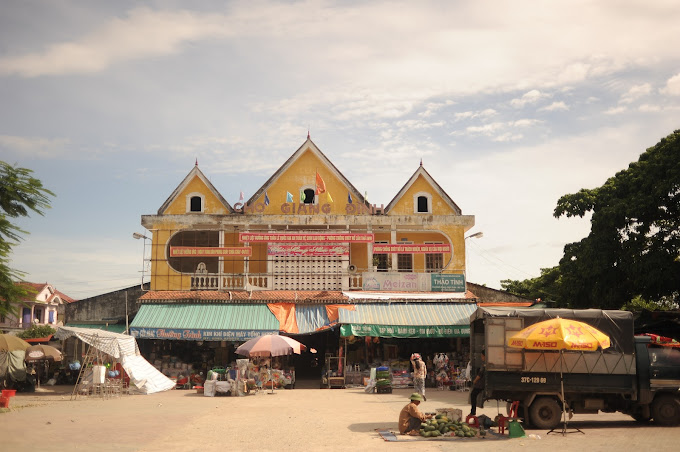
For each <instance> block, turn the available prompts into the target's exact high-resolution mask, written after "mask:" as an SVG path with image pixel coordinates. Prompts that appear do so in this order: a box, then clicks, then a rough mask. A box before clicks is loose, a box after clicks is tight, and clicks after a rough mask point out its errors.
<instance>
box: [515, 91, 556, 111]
mask: <svg viewBox="0 0 680 452" xmlns="http://www.w3.org/2000/svg"><path fill="white" fill-rule="evenodd" d="M546 97H550V95H549V94H545V93H541V92H540V91H539V90H537V89H532V90H531V91H529V92H527V93H525V94H524V95H523V96H522V97H521V98H518V99H512V100H511V101H510V105H512V106H513V107H515V108H524V107H525V106H526V105H532V104H535V103H537V102H539V101H540V100H541V99H544V98H546Z"/></svg>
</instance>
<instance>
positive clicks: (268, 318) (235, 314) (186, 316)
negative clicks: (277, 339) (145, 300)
mask: <svg viewBox="0 0 680 452" xmlns="http://www.w3.org/2000/svg"><path fill="white" fill-rule="evenodd" d="M130 327H135V328H169V329H173V328H187V329H198V330H267V331H271V330H274V331H278V330H279V321H278V320H277V319H276V317H274V314H272V313H271V311H270V310H269V308H268V307H267V305H266V304H251V305H244V304H237V305H232V304H144V305H141V306H140V307H139V311H138V312H137V315H136V316H135V319H134V320H133V321H132V324H131V325H130Z"/></svg>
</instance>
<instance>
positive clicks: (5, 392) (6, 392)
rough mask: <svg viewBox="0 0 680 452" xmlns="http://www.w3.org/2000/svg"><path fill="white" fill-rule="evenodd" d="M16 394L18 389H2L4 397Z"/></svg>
mask: <svg viewBox="0 0 680 452" xmlns="http://www.w3.org/2000/svg"><path fill="white" fill-rule="evenodd" d="M15 395H17V390H16V389H3V390H2V396H3V397H7V398H8V399H9V398H10V397H14V396H15Z"/></svg>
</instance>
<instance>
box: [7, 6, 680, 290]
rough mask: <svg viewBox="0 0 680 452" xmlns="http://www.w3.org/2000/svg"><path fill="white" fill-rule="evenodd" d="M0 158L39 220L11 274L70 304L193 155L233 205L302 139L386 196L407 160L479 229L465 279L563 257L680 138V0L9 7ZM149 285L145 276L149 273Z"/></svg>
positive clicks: (30, 224) (488, 280) (522, 271)
mask: <svg viewBox="0 0 680 452" xmlns="http://www.w3.org/2000/svg"><path fill="white" fill-rule="evenodd" d="M1 9H2V14H0V100H1V101H0V160H2V161H5V162H7V163H9V164H12V165H17V166H19V167H23V168H29V169H31V170H33V172H34V173H33V175H34V176H35V177H37V178H38V179H40V180H41V181H42V182H43V184H44V185H45V186H46V187H47V188H49V189H50V190H52V191H53V192H54V193H55V194H56V197H55V198H53V199H52V208H51V209H49V210H48V211H46V213H45V215H44V216H39V215H36V214H32V215H31V216H30V217H29V218H24V219H20V220H17V221H16V223H17V224H18V225H19V226H20V227H22V228H23V229H25V230H26V231H28V232H29V233H30V234H28V235H25V236H24V240H23V241H22V242H20V244H18V245H17V246H15V248H14V251H13V254H12V256H11V257H12V262H11V265H12V267H13V268H17V269H19V270H22V271H24V272H25V273H26V277H25V279H26V280H28V281H31V282H48V283H50V284H52V285H54V286H55V287H56V288H57V289H58V290H60V291H61V292H63V293H65V294H66V295H68V296H70V297H72V298H75V299H83V298H87V297H90V296H94V295H98V294H103V293H107V292H110V291H113V290H118V289H121V288H125V287H130V286H132V285H135V284H138V283H141V279H142V277H143V274H142V265H143V262H142V261H143V252H144V244H143V242H144V241H143V240H134V239H133V238H132V233H133V232H140V233H148V232H147V231H145V230H144V228H143V227H142V226H141V216H142V215H149V214H151V215H153V214H156V212H157V211H158V208H159V207H160V206H161V205H162V204H163V203H164V202H165V200H166V199H167V198H168V196H170V194H171V193H172V192H173V190H174V189H175V188H176V187H177V186H178V185H179V184H180V183H181V182H182V180H183V179H184V177H185V176H186V175H187V174H188V173H189V171H190V170H191V169H192V168H193V166H194V164H195V162H196V161H198V164H199V168H200V169H201V170H202V171H203V173H204V174H205V175H206V176H207V177H208V178H209V179H210V180H211V182H212V183H213V185H214V186H215V188H216V189H217V190H218V191H219V192H220V193H221V194H222V195H223V196H224V197H225V198H226V200H227V201H228V202H230V203H231V204H232V205H233V204H234V203H236V202H237V201H238V199H239V193H240V191H243V192H244V193H245V198H246V199H248V198H249V197H250V196H251V195H252V194H254V193H255V191H257V190H258V189H259V188H260V187H261V186H262V185H263V184H264V183H265V182H266V181H267V179H268V178H269V177H270V176H271V175H272V173H273V172H274V171H276V170H277V169H278V168H279V167H280V166H281V165H282V164H283V163H284V162H285V161H286V159H287V158H288V157H290V156H291V155H292V154H293V153H294V152H295V151H296V150H297V149H298V148H299V147H300V146H301V145H302V144H303V143H304V141H305V139H306V137H307V132H308V131H309V133H310V135H311V138H312V140H313V141H314V143H315V144H316V145H317V146H318V147H319V148H320V149H321V151H322V152H323V153H324V154H325V155H326V156H327V157H328V158H329V159H330V160H331V161H332V162H333V163H334V164H335V166H336V167H337V168H338V169H339V170H340V171H341V172H342V173H343V174H344V175H345V176H346V177H347V178H348V179H349V180H350V181H351V182H352V184H353V185H354V186H355V187H356V188H357V189H358V190H359V191H361V192H362V193H363V192H366V193H367V194H368V200H369V201H370V202H371V203H375V204H378V205H380V204H385V205H387V204H388V203H389V201H390V200H391V199H392V198H393V197H394V196H395V195H396V194H397V192H398V191H399V190H400V189H401V187H402V186H403V185H404V183H406V181H407V180H408V179H409V178H410V176H411V175H412V174H413V173H414V171H415V170H416V169H417V168H418V165H419V164H420V161H421V159H422V162H423V166H424V167H425V169H426V170H427V171H428V172H429V173H430V174H431V175H432V177H433V178H434V179H435V180H436V181H437V182H438V183H439V184H440V185H441V187H442V188H443V189H444V190H445V191H446V192H447V194H448V195H449V196H450V197H451V198H452V199H453V200H454V202H456V204H457V205H458V206H459V207H460V208H461V209H462V211H463V214H464V215H473V216H474V217H475V226H474V228H472V229H471V230H470V231H468V234H472V233H475V232H483V237H481V238H470V239H467V240H466V243H467V249H468V256H467V265H468V280H469V281H471V282H474V283H477V284H485V285H487V286H489V287H493V288H496V289H499V288H501V285H500V281H501V280H504V279H515V280H524V279H527V278H533V277H537V276H539V275H540V269H542V268H550V267H553V266H555V265H557V264H558V263H559V260H560V258H561V257H562V254H563V248H564V245H565V244H567V243H571V242H575V241H579V240H581V239H582V238H583V237H585V236H586V235H587V234H588V232H589V230H590V224H589V219H588V218H587V217H586V218H583V219H581V218H564V217H562V218H559V219H557V218H554V217H553V215H552V213H553V210H554V209H555V206H556V203H557V200H558V199H559V198H560V196H562V195H565V194H569V193H575V192H577V191H578V190H580V189H581V188H596V187H599V186H601V185H602V184H604V182H605V181H606V180H607V179H608V178H609V177H612V176H614V175H615V174H616V172H618V171H620V170H623V169H625V168H626V167H627V166H628V165H629V164H630V163H631V162H633V161H636V160H637V159H638V158H639V156H640V154H642V153H643V152H644V151H645V149H647V148H649V147H651V146H653V145H655V144H656V143H657V142H658V141H659V140H660V139H661V138H663V137H665V136H667V135H669V134H670V133H672V132H673V130H675V129H677V128H680V127H678V126H679V125H680V46H678V45H677V39H678V31H679V30H680V29H679V26H678V24H680V3H678V2H677V0H655V1H653V2H650V1H649V0H641V1H633V0H621V1H618V0H610V1H606V2H603V1H589V0H568V1H561V0H536V1H523V0H518V1H514V2H502V1H487V0H475V1H419V2H412V1H361V2H359V1H324V0H320V1H292V0H289V1H283V0H282V1H263V0H254V1H201V2H184V1H148V2H139V1H125V0H119V1H115V2H107V1H92V2H88V1H70V0H60V1H58V2H54V1H47V0H44V1H40V0H4V1H3V2H2V6H1ZM145 279H146V280H148V274H147V277H146V278H145Z"/></svg>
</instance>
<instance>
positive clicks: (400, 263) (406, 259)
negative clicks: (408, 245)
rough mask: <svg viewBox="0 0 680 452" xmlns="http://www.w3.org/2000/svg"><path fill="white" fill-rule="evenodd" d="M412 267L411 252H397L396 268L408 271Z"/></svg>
mask: <svg viewBox="0 0 680 452" xmlns="http://www.w3.org/2000/svg"><path fill="white" fill-rule="evenodd" d="M412 269H413V254H397V270H398V271H400V272H410V271H412Z"/></svg>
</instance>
